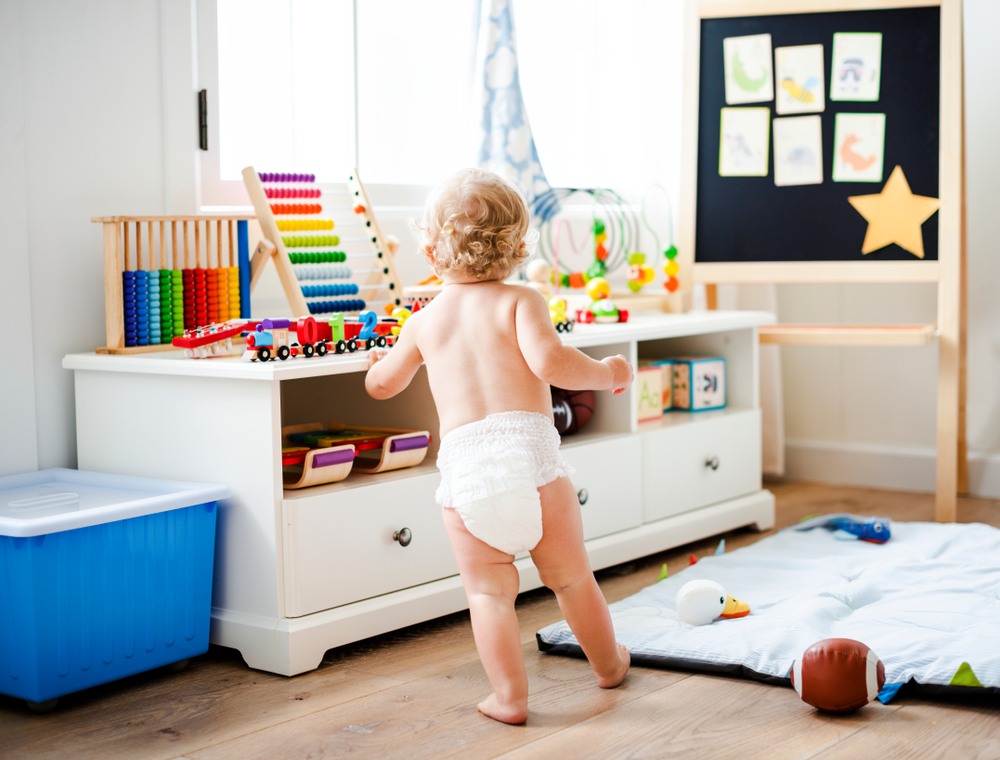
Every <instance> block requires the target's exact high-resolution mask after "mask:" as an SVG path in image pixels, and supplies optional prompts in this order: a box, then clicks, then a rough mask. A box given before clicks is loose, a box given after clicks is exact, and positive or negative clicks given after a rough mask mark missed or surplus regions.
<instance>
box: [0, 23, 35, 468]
mask: <svg viewBox="0 0 1000 760" xmlns="http://www.w3.org/2000/svg"><path fill="white" fill-rule="evenodd" d="M0 73H2V75H0V178H2V179H0V230H3V231H4V236H3V238H4V239H3V244H2V245H0V267H2V271H3V277H0V324H2V325H3V326H4V331H5V332H7V334H8V336H11V337H12V338H13V341H16V346H17V347H16V349H13V346H12V345H10V343H11V341H8V352H10V353H9V356H8V361H5V362H0V476H3V475H12V474H14V473H17V472H27V471H30V470H34V469H36V468H37V466H38V442H37V439H36V437H35V371H34V366H33V362H32V357H33V356H34V347H33V345H32V328H31V294H30V290H29V283H30V277H29V273H28V208H27V202H26V200H25V163H24V99H23V92H22V83H23V71H22V68H21V37H20V8H19V7H18V6H17V5H15V4H13V3H2V4H0Z"/></svg>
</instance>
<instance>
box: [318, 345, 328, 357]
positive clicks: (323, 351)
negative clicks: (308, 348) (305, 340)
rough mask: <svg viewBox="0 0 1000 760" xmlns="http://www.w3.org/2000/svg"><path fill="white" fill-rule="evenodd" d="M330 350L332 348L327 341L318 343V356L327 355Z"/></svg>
mask: <svg viewBox="0 0 1000 760" xmlns="http://www.w3.org/2000/svg"><path fill="white" fill-rule="evenodd" d="M329 350H330V348H329V347H328V346H327V345H326V343H317V344H316V356H326V352H327V351H329Z"/></svg>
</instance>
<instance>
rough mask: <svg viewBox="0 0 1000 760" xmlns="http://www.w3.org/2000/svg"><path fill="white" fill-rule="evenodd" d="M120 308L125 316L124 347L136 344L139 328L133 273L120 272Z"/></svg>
mask: <svg viewBox="0 0 1000 760" xmlns="http://www.w3.org/2000/svg"><path fill="white" fill-rule="evenodd" d="M122 307H123V312H124V315H125V345H126V346H135V345H137V344H138V338H139V328H138V324H137V317H136V304H135V272H122Z"/></svg>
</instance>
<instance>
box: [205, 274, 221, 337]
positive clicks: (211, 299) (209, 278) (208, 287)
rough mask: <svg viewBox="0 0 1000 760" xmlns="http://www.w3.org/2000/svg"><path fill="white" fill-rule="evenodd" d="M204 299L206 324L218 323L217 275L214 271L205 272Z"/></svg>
mask: <svg viewBox="0 0 1000 760" xmlns="http://www.w3.org/2000/svg"><path fill="white" fill-rule="evenodd" d="M205 297H206V300H207V301H208V322H207V323H205V324H213V323H215V322H218V321H219V275H218V274H217V273H216V271H215V270H214V269H206V270H205Z"/></svg>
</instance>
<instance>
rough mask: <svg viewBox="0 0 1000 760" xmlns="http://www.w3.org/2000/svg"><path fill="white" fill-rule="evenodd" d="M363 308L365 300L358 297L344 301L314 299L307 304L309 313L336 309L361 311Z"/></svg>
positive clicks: (335, 310) (327, 312)
mask: <svg viewBox="0 0 1000 760" xmlns="http://www.w3.org/2000/svg"><path fill="white" fill-rule="evenodd" d="M364 308H365V302H364V301H363V300H362V299H360V298H353V299H349V300H346V301H314V302H313V303H310V304H309V313H310V314H329V313H331V312H338V311H361V310H362V309H364Z"/></svg>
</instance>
